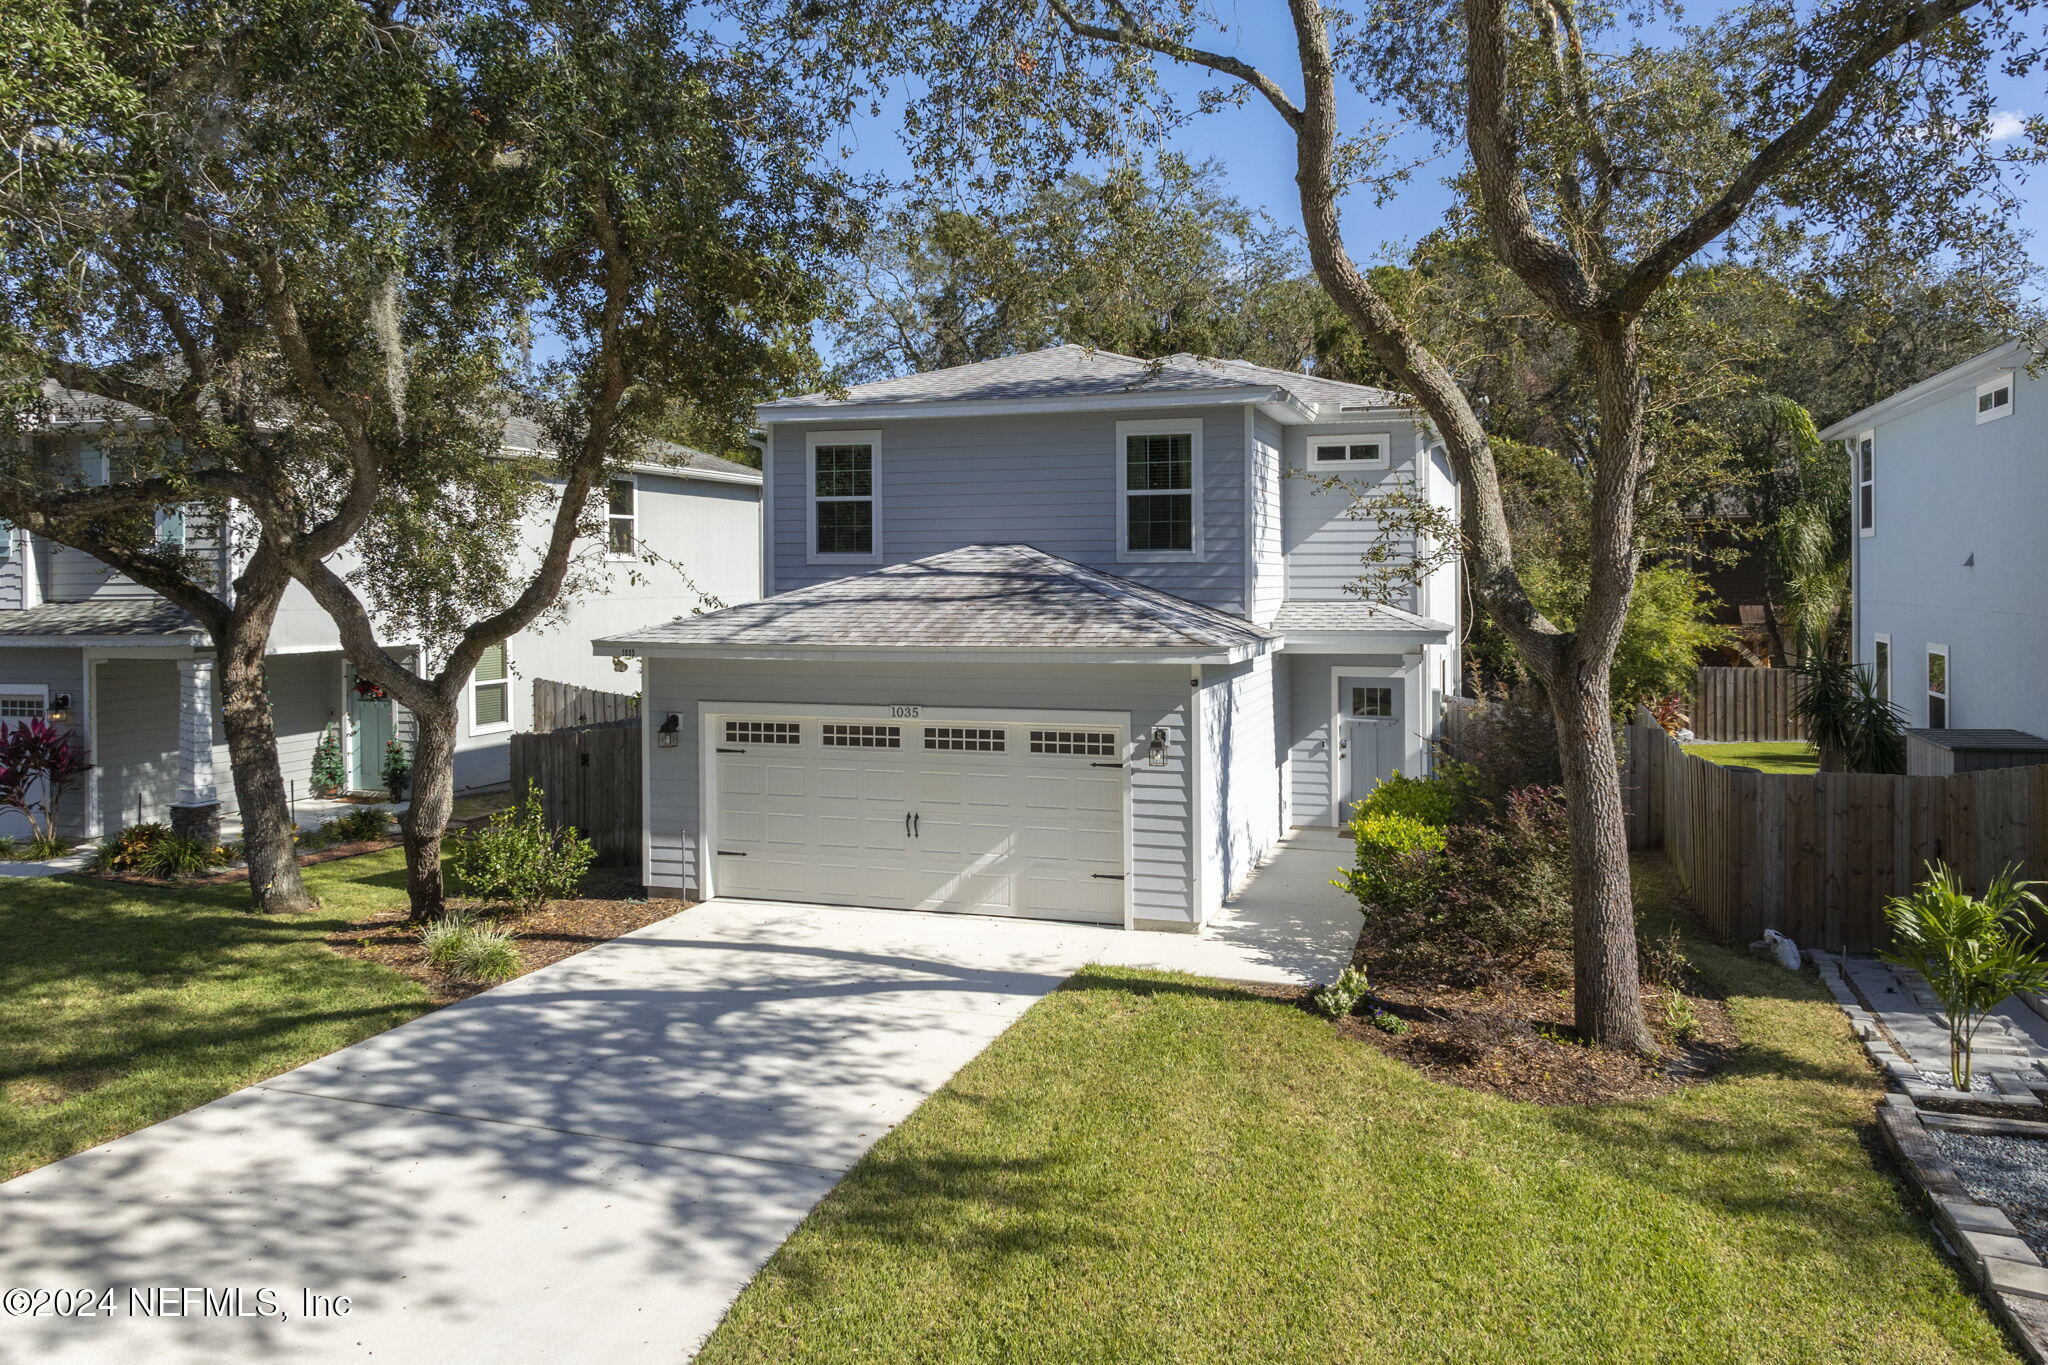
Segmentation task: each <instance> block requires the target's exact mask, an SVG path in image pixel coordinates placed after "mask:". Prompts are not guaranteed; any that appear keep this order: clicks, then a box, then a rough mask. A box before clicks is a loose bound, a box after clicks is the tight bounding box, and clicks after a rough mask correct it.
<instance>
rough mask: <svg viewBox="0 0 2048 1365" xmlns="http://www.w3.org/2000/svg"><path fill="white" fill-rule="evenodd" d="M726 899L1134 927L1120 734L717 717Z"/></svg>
mask: <svg viewBox="0 0 2048 1365" xmlns="http://www.w3.org/2000/svg"><path fill="white" fill-rule="evenodd" d="M713 730H714V733H713V735H712V736H711V738H712V742H713V744H714V747H715V755H714V758H715V761H714V763H713V765H712V768H713V776H714V781H715V784H716V794H715V796H714V798H713V799H714V801H715V802H716V808H715V815H714V821H713V830H712V840H713V846H712V848H711V856H712V857H713V858H714V859H715V860H716V864H715V868H716V871H715V877H716V882H715V889H716V891H717V893H718V894H719V895H723V896H743V897H752V898H757V899H773V900H793V901H807V902H817V903H821V904H827V905H872V906H880V907H883V908H888V909H905V910H956V911H965V912H968V913H972V914H983V915H1019V916H1025V917H1028V918H1033V919H1057V920H1083V921H1088V922H1091V923H1100V924H1120V923H1122V922H1123V906H1124V878H1125V875H1126V872H1127V868H1126V865H1125V862H1126V860H1125V855H1124V793H1125V788H1126V786H1127V784H1128V781H1129V775H1128V773H1127V771H1126V767H1125V756H1124V748H1125V745H1124V737H1123V734H1122V732H1121V731H1119V730H1115V729H1109V728H1105V727H1095V726H1076V727H1059V726H1049V725H1042V724H1021V723H1020V724H971V725H962V724H949V723H934V724H926V723H921V722H917V721H900V722H889V723H881V722H876V721H871V720H862V719H854V718H844V719H835V718H833V717H830V716H826V717H821V718H818V719H809V718H802V719H784V718H780V717H777V718H773V719H769V718H760V719H755V718H749V717H740V716H734V717H729V718H720V719H718V720H716V721H714V722H713Z"/></svg>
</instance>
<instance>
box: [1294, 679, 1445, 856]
mask: <svg viewBox="0 0 2048 1365" xmlns="http://www.w3.org/2000/svg"><path fill="white" fill-rule="evenodd" d="M1411 662H1412V661H1411V660H1408V659H1404V658H1403V657H1402V656H1400V655H1398V654H1301V653H1295V652H1292V651H1289V652H1287V653H1284V654H1282V655H1280V658H1279V672H1278V675H1277V676H1276V678H1275V686H1276V687H1278V688H1280V689H1281V690H1283V691H1284V692H1285V693H1286V696H1287V704H1286V707H1285V712H1286V719H1287V730H1286V731H1285V732H1284V735H1283V745H1284V752H1285V754H1286V762H1287V783H1288V812H1287V818H1288V819H1289V820H1290V821H1291V822H1292V823H1293V824H1295V825H1297V826H1302V827H1320V828H1328V827H1329V826H1330V824H1331V820H1332V815H1331V804H1330V803H1331V801H1332V800H1334V799H1335V798H1334V795H1333V793H1332V792H1331V791H1330V768H1331V764H1330V745H1331V742H1332V739H1331V735H1330V724H1331V721H1332V719H1333V717H1332V716H1331V714H1330V708H1331V706H1332V705H1333V702H1332V698H1331V694H1330V670H1331V669H1333V668H1356V669H1360V670H1362V671H1371V672H1383V671H1385V670H1388V669H1400V668H1402V667H1404V666H1405V665H1407V664H1409V663H1411Z"/></svg>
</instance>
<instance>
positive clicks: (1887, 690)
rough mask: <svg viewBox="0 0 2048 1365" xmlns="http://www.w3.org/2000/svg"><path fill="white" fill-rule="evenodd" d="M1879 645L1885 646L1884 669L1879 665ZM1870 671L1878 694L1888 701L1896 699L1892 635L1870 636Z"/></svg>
mask: <svg viewBox="0 0 2048 1365" xmlns="http://www.w3.org/2000/svg"><path fill="white" fill-rule="evenodd" d="M1879 645H1883V646H1884V667H1883V668H1882V669H1880V668H1879V667H1878V666H1877V647H1878V646H1879ZM1870 671H1871V673H1872V675H1873V677H1872V681H1873V682H1875V683H1876V684H1877V688H1878V695H1879V696H1881V697H1883V698H1884V699H1885V700H1886V701H1892V700H1894V698H1893V696H1892V637H1891V636H1889V635H1885V634H1882V633H1880V634H1876V635H1873V636H1871V637H1870Z"/></svg>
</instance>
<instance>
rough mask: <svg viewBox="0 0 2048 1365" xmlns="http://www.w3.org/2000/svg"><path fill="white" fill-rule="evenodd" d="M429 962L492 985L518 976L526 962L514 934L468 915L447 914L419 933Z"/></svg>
mask: <svg viewBox="0 0 2048 1365" xmlns="http://www.w3.org/2000/svg"><path fill="white" fill-rule="evenodd" d="M420 943H421V945H422V946H423V947H424V948H425V949H426V955H427V965H428V966H430V967H432V968H434V969H435V970H436V971H440V972H445V973H447V974H448V975H449V976H452V977H455V978H456V979H458V980H462V981H474V982H477V983H479V984H482V985H492V984H494V983H496V982H499V981H509V980H511V979H512V978H513V977H515V976H517V975H519V969H520V967H521V966H522V965H524V964H523V963H522V962H521V961H520V958H519V949H518V948H516V947H514V946H513V943H512V936H511V935H510V934H508V933H505V932H503V931H501V930H497V929H487V928H485V927H483V926H482V925H480V924H478V923H477V922H476V921H475V920H474V919H471V918H470V917H469V916H467V915H445V916H443V917H442V918H440V919H437V920H435V921H434V922H433V923H432V924H430V925H428V926H427V927H426V928H425V929H424V930H422V931H421V932H420Z"/></svg>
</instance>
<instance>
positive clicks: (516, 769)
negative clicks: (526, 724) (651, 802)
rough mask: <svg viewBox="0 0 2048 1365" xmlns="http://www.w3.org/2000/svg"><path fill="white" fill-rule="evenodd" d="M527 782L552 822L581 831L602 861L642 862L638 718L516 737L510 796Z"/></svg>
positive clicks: (628, 864) (622, 864) (623, 864)
mask: <svg viewBox="0 0 2048 1365" xmlns="http://www.w3.org/2000/svg"><path fill="white" fill-rule="evenodd" d="M636 700H637V699H636ZM529 782H530V783H532V784H533V785H535V786H537V787H539V788H540V789H541V809H542V810H543V811H545V812H546V814H547V818H548V821H549V822H550V823H551V824H555V825H574V826H575V827H576V828H577V829H579V830H581V831H582V832H583V835H584V837H585V838H587V839H589V840H590V842H591V843H592V844H593V845H594V846H595V847H596V849H597V861H598V862H599V863H600V864H602V865H605V866H612V867H631V866H637V865H638V864H639V862H640V822H641V808H640V719H639V717H637V716H635V717H633V718H632V719H630V720H613V721H605V722H602V723H600V724H597V725H577V726H571V727H569V728H567V729H562V730H550V731H547V732H545V733H537V734H517V735H513V736H512V794H513V795H514V796H518V795H519V794H521V793H523V792H524V791H525V790H526V787H527V784H528V783H529Z"/></svg>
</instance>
